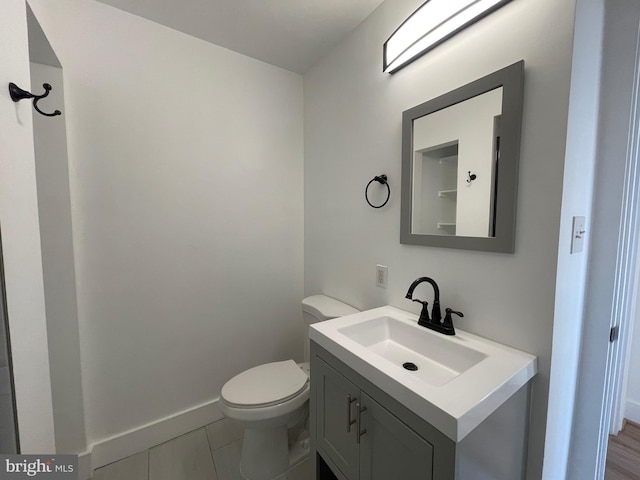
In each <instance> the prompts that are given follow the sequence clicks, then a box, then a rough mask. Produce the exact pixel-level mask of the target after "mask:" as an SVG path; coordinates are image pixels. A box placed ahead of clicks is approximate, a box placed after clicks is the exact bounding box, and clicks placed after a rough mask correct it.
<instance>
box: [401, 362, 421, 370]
mask: <svg viewBox="0 0 640 480" xmlns="http://www.w3.org/2000/svg"><path fill="white" fill-rule="evenodd" d="M402 366H403V367H404V368H406V369H407V370H410V371H412V372H415V371H416V370H418V366H417V365H416V364H415V363H413V362H405V363H403V364H402Z"/></svg>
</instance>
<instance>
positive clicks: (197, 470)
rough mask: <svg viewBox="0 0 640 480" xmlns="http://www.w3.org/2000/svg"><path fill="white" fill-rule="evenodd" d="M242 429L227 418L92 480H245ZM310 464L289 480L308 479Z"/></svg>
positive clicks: (100, 471)
mask: <svg viewBox="0 0 640 480" xmlns="http://www.w3.org/2000/svg"><path fill="white" fill-rule="evenodd" d="M241 440H242V430H241V429H239V428H238V427H237V426H235V425H234V424H232V423H231V422H230V421H229V420H227V419H226V418H224V419H222V420H219V421H217V422H215V423H212V424H210V425H207V426H206V427H203V428H200V429H198V430H194V431H193V432H190V433H187V434H185V435H182V436H180V437H177V438H174V439H173V440H170V441H168V442H166V443H162V444H160V445H157V446H155V447H153V448H150V449H149V450H147V451H144V452H140V453H138V454H136V455H132V456H131V457H128V458H125V459H123V460H120V461H118V462H115V463H112V464H110V465H106V466H104V467H102V468H99V469H97V470H96V471H95V472H94V473H93V478H92V480H244V479H243V477H242V476H241V475H240V469H239V466H240V445H241ZM310 478H311V475H310V472H309V461H308V460H305V461H304V462H302V463H300V464H299V465H297V466H296V467H295V468H294V469H293V470H291V472H289V474H288V476H287V480H309V479H310Z"/></svg>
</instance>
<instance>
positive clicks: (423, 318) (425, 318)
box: [412, 299, 431, 327]
mask: <svg viewBox="0 0 640 480" xmlns="http://www.w3.org/2000/svg"><path fill="white" fill-rule="evenodd" d="M412 300H413V301H414V302H418V303H421V304H422V311H421V312H420V318H418V325H422V326H423V327H424V326H426V325H427V324H428V323H429V322H431V319H430V318H429V308H428V307H429V302H425V301H422V300H416V299H412Z"/></svg>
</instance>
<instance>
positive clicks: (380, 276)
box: [376, 265, 388, 288]
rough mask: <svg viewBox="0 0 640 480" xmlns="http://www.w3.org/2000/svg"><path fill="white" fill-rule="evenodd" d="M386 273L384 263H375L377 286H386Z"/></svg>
mask: <svg viewBox="0 0 640 480" xmlns="http://www.w3.org/2000/svg"><path fill="white" fill-rule="evenodd" d="M387 274H388V269H387V267H386V265H376V285H377V286H378V287H382V288H387Z"/></svg>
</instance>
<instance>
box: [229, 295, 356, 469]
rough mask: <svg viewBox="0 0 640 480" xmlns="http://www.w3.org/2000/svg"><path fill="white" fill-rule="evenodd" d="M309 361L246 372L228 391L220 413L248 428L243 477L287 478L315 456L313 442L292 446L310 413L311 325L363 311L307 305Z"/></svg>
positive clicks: (317, 300) (326, 303) (318, 299)
mask: <svg viewBox="0 0 640 480" xmlns="http://www.w3.org/2000/svg"><path fill="white" fill-rule="evenodd" d="M302 311H303V315H302V316H303V321H304V322H305V326H306V329H305V335H304V345H305V362H304V363H300V364H298V363H296V362H295V361H293V360H285V361H281V362H273V363H267V364H263V365H258V366H256V367H253V368H250V369H249V370H246V371H244V372H242V373H240V374H238V375H236V376H235V377H233V378H232V379H230V380H229V381H228V382H227V383H225V384H224V386H223V387H222V391H221V394H220V401H219V403H218V405H219V409H220V411H221V412H222V413H223V414H224V415H225V416H226V417H227V418H229V419H231V420H232V421H235V422H236V423H238V424H240V426H242V427H243V428H244V437H243V440H242V453H241V458H240V473H241V474H242V476H243V477H244V478H245V479H247V480H274V479H279V480H280V479H285V478H286V472H287V471H288V470H290V469H291V468H292V467H294V466H295V465H297V464H298V463H299V462H301V461H302V460H304V459H305V458H306V457H307V456H308V453H309V442H308V439H306V440H305V439H304V435H302V436H301V437H302V440H300V441H294V442H290V439H289V433H290V432H289V430H290V429H292V428H293V427H300V425H301V423H302V422H304V421H305V419H306V418H307V416H308V413H309V363H308V360H309V338H308V325H310V324H311V323H315V322H318V321H323V320H329V319H331V318H336V317H341V316H344V315H350V314H352V313H356V312H357V311H358V310H356V309H354V308H353V307H350V306H349V305H346V304H344V303H342V302H339V301H338V300H335V299H333V298H330V297H326V296H324V295H313V296H311V297H307V298H305V299H304V300H303V301H302Z"/></svg>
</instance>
